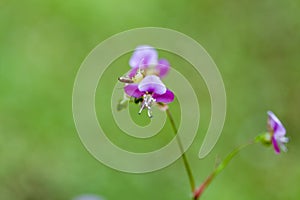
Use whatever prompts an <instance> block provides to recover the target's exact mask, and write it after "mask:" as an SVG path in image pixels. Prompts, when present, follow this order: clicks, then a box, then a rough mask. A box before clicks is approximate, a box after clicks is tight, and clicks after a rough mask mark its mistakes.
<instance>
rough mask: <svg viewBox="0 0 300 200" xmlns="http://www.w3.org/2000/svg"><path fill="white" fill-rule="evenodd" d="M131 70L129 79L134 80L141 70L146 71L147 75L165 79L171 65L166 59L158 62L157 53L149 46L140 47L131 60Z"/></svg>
mask: <svg viewBox="0 0 300 200" xmlns="http://www.w3.org/2000/svg"><path fill="white" fill-rule="evenodd" d="M129 65H130V67H131V70H130V71H129V73H128V76H129V78H133V77H134V76H135V75H136V74H137V73H138V72H139V71H140V70H144V71H145V76H146V75H153V74H154V75H157V76H159V77H161V78H162V77H164V76H166V75H167V73H168V72H169V69H170V64H169V62H168V61H167V60H165V59H160V60H158V53H157V51H156V50H155V49H154V48H153V47H151V46H148V45H142V46H138V47H137V48H136V49H135V51H134V53H133V55H132V56H131V58H130V60H129Z"/></svg>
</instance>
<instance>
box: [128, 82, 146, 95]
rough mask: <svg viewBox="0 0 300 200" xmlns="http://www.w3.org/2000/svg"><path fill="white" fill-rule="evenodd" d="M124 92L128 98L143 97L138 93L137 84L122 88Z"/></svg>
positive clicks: (141, 93)
mask: <svg viewBox="0 0 300 200" xmlns="http://www.w3.org/2000/svg"><path fill="white" fill-rule="evenodd" d="M124 91H125V93H126V94H127V95H128V96H131V97H135V98H139V97H141V96H143V94H144V93H143V92H141V91H139V89H138V84H128V85H126V86H125V87H124Z"/></svg>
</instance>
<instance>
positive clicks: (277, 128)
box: [268, 111, 289, 154]
mask: <svg viewBox="0 0 300 200" xmlns="http://www.w3.org/2000/svg"><path fill="white" fill-rule="evenodd" d="M268 132H269V134H270V135H271V140H272V144H273V147H274V150H275V152H276V153H277V154H279V153H280V149H281V150H282V151H284V152H286V151H287V148H286V146H285V143H288V141H289V138H287V137H285V134H286V130H285V128H284V126H283V125H282V123H281V122H280V121H279V119H278V118H277V117H276V115H275V114H274V113H273V112H271V111H268Z"/></svg>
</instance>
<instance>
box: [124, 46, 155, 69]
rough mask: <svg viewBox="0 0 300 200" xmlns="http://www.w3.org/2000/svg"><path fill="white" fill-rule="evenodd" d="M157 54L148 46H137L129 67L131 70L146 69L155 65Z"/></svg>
mask: <svg viewBox="0 0 300 200" xmlns="http://www.w3.org/2000/svg"><path fill="white" fill-rule="evenodd" d="M157 60H158V54H157V52H156V50H155V49H154V48H153V47H151V46H148V45H143V46H138V47H137V48H136V49H135V51H134V52H133V55H132V56H131V58H130V60H129V65H130V66H131V67H132V68H135V67H141V68H146V67H148V66H149V65H156V64H157Z"/></svg>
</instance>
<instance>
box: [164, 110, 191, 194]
mask: <svg viewBox="0 0 300 200" xmlns="http://www.w3.org/2000/svg"><path fill="white" fill-rule="evenodd" d="M166 113H167V116H168V118H169V120H170V122H171V125H172V128H173V131H174V134H175V136H176V140H177V143H178V146H179V149H180V152H181V154H182V160H183V163H184V167H185V170H186V172H187V174H188V177H189V182H190V186H191V190H192V192H194V191H195V180H194V176H193V174H192V170H191V167H190V165H189V162H188V159H187V157H186V154H185V152H184V149H183V146H182V143H181V140H180V137H179V135H177V128H176V125H175V121H174V119H173V117H172V114H171V112H170V110H169V109H167V110H166Z"/></svg>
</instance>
